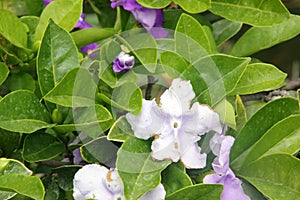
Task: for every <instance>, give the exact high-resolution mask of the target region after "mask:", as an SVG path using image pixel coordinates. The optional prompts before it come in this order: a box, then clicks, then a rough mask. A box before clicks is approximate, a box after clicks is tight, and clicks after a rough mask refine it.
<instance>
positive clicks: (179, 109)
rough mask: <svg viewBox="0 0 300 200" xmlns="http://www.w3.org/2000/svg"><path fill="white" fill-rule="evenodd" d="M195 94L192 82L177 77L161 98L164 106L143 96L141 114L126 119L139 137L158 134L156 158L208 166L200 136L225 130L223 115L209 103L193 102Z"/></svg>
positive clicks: (198, 166) (146, 137)
mask: <svg viewBox="0 0 300 200" xmlns="http://www.w3.org/2000/svg"><path fill="white" fill-rule="evenodd" d="M194 97H195V93H194V91H193V89H192V85H191V84H190V82H189V81H184V80H181V79H175V80H174V81H173V82H172V84H171V87H170V88H169V89H168V90H166V91H165V92H164V93H163V94H162V96H161V98H160V106H158V105H157V104H156V103H155V100H152V101H149V100H144V99H143V107H142V111H141V113H140V114H139V115H137V116H136V115H133V114H131V113H128V114H127V115H126V119H127V120H128V122H129V123H130V125H131V128H132V130H133V131H134V135H135V136H136V137H137V138H140V139H145V140H147V139H148V138H150V137H151V136H154V141H153V142H152V146H151V149H152V157H153V158H154V159H157V160H164V159H171V160H172V161H174V162H177V161H178V160H179V159H180V160H181V161H182V163H183V164H184V165H185V166H186V167H187V168H203V167H205V166H206V154H204V153H203V154H201V153H200V151H201V148H200V147H199V146H198V143H197V142H198V141H199V140H200V136H201V135H203V134H205V133H206V132H208V131H210V130H213V131H215V132H217V133H221V130H222V127H221V124H220V120H219V116H218V114H217V113H215V112H214V111H212V110H211V109H210V108H209V107H208V106H207V105H200V104H199V103H194V104H193V105H192V107H191V108H190V105H191V101H192V99H193V98H194Z"/></svg>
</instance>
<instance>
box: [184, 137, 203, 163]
mask: <svg viewBox="0 0 300 200" xmlns="http://www.w3.org/2000/svg"><path fill="white" fill-rule="evenodd" d="M200 151H201V148H200V147H199V146H198V143H197V142H195V143H194V144H192V145H190V146H189V147H188V148H186V149H185V151H184V152H183V154H181V161H182V163H183V164H184V166H185V167H186V168H188V169H201V168H204V167H205V166H206V154H205V153H203V154H201V153H200Z"/></svg>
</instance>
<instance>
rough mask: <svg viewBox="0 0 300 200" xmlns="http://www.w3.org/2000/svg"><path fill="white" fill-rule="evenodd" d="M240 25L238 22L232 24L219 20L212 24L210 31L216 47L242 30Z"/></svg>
mask: <svg viewBox="0 0 300 200" xmlns="http://www.w3.org/2000/svg"><path fill="white" fill-rule="evenodd" d="M242 25H243V24H242V23H240V22H233V21H229V20H227V19H221V20H219V21H217V22H215V23H213V24H212V30H213V36H214V38H215V41H216V45H217V46H220V45H221V44H223V43H224V42H225V41H227V40H228V39H230V38H231V37H232V36H234V35H235V34H236V33H237V32H238V31H239V30H240V29H241V28H242Z"/></svg>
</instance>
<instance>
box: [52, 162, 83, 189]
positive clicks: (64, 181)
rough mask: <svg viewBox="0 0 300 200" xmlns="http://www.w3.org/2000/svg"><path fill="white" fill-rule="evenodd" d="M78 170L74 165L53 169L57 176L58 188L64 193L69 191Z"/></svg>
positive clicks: (78, 167)
mask: <svg viewBox="0 0 300 200" xmlns="http://www.w3.org/2000/svg"><path fill="white" fill-rule="evenodd" d="M80 168H81V167H80V166H75V165H69V166H62V167H57V168H54V169H53V172H54V173H55V174H56V175H57V183H58V186H59V187H60V188H61V189H63V190H65V191H71V190H72V188H73V178H74V175H75V173H76V172H77V171H78V170H79V169H80Z"/></svg>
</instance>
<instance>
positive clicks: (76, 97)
mask: <svg viewBox="0 0 300 200" xmlns="http://www.w3.org/2000/svg"><path fill="white" fill-rule="evenodd" d="M96 92H97V85H96V83H95V81H94V80H93V77H92V76H91V74H90V72H89V71H88V70H87V69H85V68H74V69H72V70H71V71H69V72H68V73H67V74H66V75H65V76H64V77H63V78H62V80H61V81H60V82H59V83H58V84H57V85H56V86H55V87H54V88H53V89H52V90H51V91H50V92H49V93H47V94H46V95H45V96H44V99H45V100H47V101H49V102H52V103H55V104H59V105H62V106H66V107H82V106H92V105H94V104H95V94H96Z"/></svg>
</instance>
